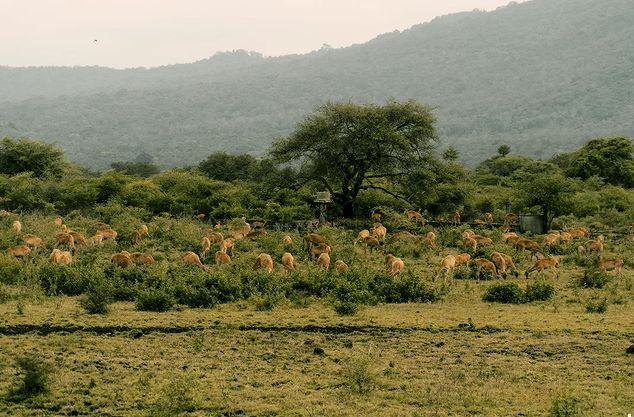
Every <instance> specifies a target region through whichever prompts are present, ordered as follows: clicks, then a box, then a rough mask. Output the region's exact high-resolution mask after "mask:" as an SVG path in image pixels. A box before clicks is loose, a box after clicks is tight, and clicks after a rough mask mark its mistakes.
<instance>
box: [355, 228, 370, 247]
mask: <svg viewBox="0 0 634 417" xmlns="http://www.w3.org/2000/svg"><path fill="white" fill-rule="evenodd" d="M368 236H370V231H369V230H368V229H363V230H362V231H360V232H359V233H357V238H356V239H355V240H354V243H353V244H352V245H353V246H357V243H358V242H359V241H361V240H363V239H365V238H366V237H368Z"/></svg>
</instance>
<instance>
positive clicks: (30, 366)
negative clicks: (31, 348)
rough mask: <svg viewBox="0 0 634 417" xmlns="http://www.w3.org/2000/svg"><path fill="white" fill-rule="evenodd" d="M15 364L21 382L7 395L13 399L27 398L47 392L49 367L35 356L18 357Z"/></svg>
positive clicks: (50, 369)
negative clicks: (20, 375) (20, 376)
mask: <svg viewBox="0 0 634 417" xmlns="http://www.w3.org/2000/svg"><path fill="white" fill-rule="evenodd" d="M15 363H16V365H17V367H18V368H19V370H20V373H21V374H22V381H20V383H19V385H18V386H17V387H15V388H14V389H13V390H11V392H10V393H9V396H10V397H13V398H27V397H31V396H34V395H37V394H42V393H45V392H47V391H48V389H49V388H48V385H49V380H50V374H51V371H52V368H51V366H50V365H49V364H48V363H46V362H44V361H43V360H41V359H39V358H37V357H35V356H20V357H18V358H16V360H15Z"/></svg>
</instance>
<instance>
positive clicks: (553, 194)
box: [519, 173, 575, 230]
mask: <svg viewBox="0 0 634 417" xmlns="http://www.w3.org/2000/svg"><path fill="white" fill-rule="evenodd" d="M574 190H575V183H574V181H573V180H571V179H570V178H566V177H564V176H563V175H562V174H560V173H556V174H550V173H548V174H536V175H533V176H529V177H527V178H526V179H525V180H524V181H523V182H522V183H521V185H520V188H519V193H520V195H519V197H520V201H521V202H522V203H523V206H524V207H535V206H537V207H539V208H540V210H541V213H542V216H543V217H544V227H545V228H546V230H548V229H549V228H550V226H551V224H552V222H553V219H554V218H555V217H557V216H560V215H562V214H566V213H568V212H569V211H570V195H571V194H572V193H573V192H574Z"/></svg>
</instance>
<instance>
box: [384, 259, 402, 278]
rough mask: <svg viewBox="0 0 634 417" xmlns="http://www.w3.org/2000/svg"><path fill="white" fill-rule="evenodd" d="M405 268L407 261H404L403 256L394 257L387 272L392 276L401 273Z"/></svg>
mask: <svg viewBox="0 0 634 417" xmlns="http://www.w3.org/2000/svg"><path fill="white" fill-rule="evenodd" d="M404 268H405V263H404V262H403V260H402V259H401V258H394V259H393V260H392V263H391V264H390V267H389V269H388V271H387V272H388V273H389V274H390V275H392V276H394V275H399V274H400V273H401V272H403V269H404Z"/></svg>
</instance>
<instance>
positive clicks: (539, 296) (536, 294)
mask: <svg viewBox="0 0 634 417" xmlns="http://www.w3.org/2000/svg"><path fill="white" fill-rule="evenodd" d="M553 295H555V287H554V286H553V285H552V284H549V283H547V282H544V281H536V282H534V283H532V284H528V285H527V286H526V292H525V302H527V303H530V302H533V301H546V300H550V299H552V298H553Z"/></svg>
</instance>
